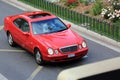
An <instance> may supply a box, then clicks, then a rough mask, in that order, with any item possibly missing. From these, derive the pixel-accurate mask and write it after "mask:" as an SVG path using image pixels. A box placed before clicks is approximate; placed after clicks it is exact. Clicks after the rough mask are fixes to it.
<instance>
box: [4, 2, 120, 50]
mask: <svg viewBox="0 0 120 80" xmlns="http://www.w3.org/2000/svg"><path fill="white" fill-rule="evenodd" d="M2 1H4V2H7V3H9V4H11V5H13V6H16V7H18V8H20V9H22V10H24V11H40V9H36V8H34V7H31V6H29V5H27V4H24V3H22V2H19V1H18V0H2ZM62 20H63V19H62ZM63 21H64V22H65V23H70V24H71V25H72V29H73V30H74V31H76V32H79V33H80V34H81V35H82V36H83V37H85V38H87V39H89V40H92V41H94V42H96V43H99V44H101V45H103V46H106V47H108V48H110V49H112V50H115V51H117V52H120V42H117V41H115V40H112V39H110V38H108V37H105V36H103V35H100V34H98V33H95V32H92V31H90V30H88V29H86V28H83V27H80V26H78V25H75V24H74V23H71V22H69V21H66V20H63Z"/></svg>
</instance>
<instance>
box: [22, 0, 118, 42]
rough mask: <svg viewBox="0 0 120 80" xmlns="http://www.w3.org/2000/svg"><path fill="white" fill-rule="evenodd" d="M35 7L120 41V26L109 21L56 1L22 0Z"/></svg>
mask: <svg viewBox="0 0 120 80" xmlns="http://www.w3.org/2000/svg"><path fill="white" fill-rule="evenodd" d="M20 1H23V2H25V3H27V4H29V5H32V6H33V7H36V8H39V9H42V10H45V11H49V12H51V13H53V14H55V15H57V16H59V17H61V18H64V19H66V20H69V21H71V22H73V23H75V24H77V25H80V26H82V27H85V28H87V29H89V30H92V31H94V32H97V33H99V34H101V35H104V36H107V37H109V38H111V39H114V40H116V41H118V42H120V26H119V25H113V24H112V23H108V22H107V21H102V20H100V19H96V18H93V17H89V16H86V15H84V14H81V13H78V12H76V11H72V10H70V9H68V8H66V7H62V6H60V5H57V4H55V3H51V2H48V1H45V0H20Z"/></svg>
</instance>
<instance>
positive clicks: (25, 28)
mask: <svg viewBox="0 0 120 80" xmlns="http://www.w3.org/2000/svg"><path fill="white" fill-rule="evenodd" d="M13 23H14V24H15V25H16V27H18V28H19V29H21V30H22V31H24V32H29V30H30V28H29V24H28V22H27V21H26V20H24V19H22V18H18V19H16V20H14V21H13Z"/></svg>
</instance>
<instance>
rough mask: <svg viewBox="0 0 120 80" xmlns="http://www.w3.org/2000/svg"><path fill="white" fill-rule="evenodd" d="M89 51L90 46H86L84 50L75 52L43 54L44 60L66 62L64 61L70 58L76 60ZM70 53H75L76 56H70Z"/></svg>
mask: <svg viewBox="0 0 120 80" xmlns="http://www.w3.org/2000/svg"><path fill="white" fill-rule="evenodd" d="M87 52H88V48H84V49H82V50H78V51H75V52H71V53H59V54H56V55H47V56H43V60H44V61H47V62H64V61H70V60H75V59H78V58H82V57H83V56H85V55H86V54H87ZM69 55H74V56H69Z"/></svg>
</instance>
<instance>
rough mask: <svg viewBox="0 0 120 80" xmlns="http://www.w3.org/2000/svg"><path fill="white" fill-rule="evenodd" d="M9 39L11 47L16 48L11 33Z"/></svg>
mask: <svg viewBox="0 0 120 80" xmlns="http://www.w3.org/2000/svg"><path fill="white" fill-rule="evenodd" d="M7 39H8V43H9V45H10V46H12V47H14V46H15V42H14V41H13V37H12V35H11V34H10V33H8V35H7Z"/></svg>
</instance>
